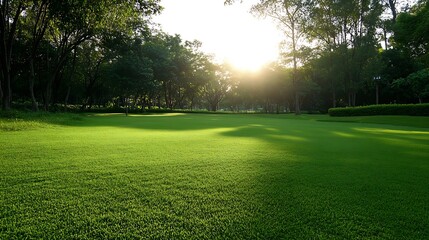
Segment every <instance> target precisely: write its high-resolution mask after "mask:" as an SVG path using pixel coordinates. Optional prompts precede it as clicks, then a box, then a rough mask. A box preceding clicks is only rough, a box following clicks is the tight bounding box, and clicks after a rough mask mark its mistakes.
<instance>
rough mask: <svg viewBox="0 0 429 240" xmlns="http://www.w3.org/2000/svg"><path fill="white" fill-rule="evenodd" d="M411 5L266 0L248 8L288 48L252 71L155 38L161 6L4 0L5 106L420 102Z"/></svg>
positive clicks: (417, 28) (286, 106)
mask: <svg viewBox="0 0 429 240" xmlns="http://www.w3.org/2000/svg"><path fill="white" fill-rule="evenodd" d="M226 3H232V1H227V2H226ZM407 3H408V2H406V1H405V2H403V1H399V0H379V1H372V0H318V1H315V0H301V1H299V0H292V1H290V0H262V1H260V2H259V3H258V4H256V5H254V6H253V8H252V12H253V13H254V14H256V15H260V16H262V17H270V18H272V19H274V20H276V22H277V23H278V25H279V28H281V29H282V30H283V32H284V33H285V41H284V43H283V46H285V48H284V51H283V53H282V57H281V59H280V60H279V62H277V63H273V64H270V65H267V66H266V67H265V68H264V69H263V70H261V71H260V72H258V73H256V74H255V73H246V72H241V71H238V70H236V69H234V68H232V67H231V66H228V65H225V64H218V63H216V62H215V61H214V60H213V57H212V56H210V55H208V54H206V53H204V52H202V51H201V50H200V47H201V44H202V43H201V42H199V41H197V40H194V41H186V40H183V39H182V38H181V37H180V35H169V34H166V33H164V32H162V29H160V28H159V27H157V26H156V25H155V24H153V23H152V21H151V17H152V16H153V15H156V14H160V13H161V11H162V6H161V1H160V0H133V1H129V0H115V1H107V0H106V1H86V0H63V1H55V0H2V1H0V70H1V75H0V83H1V84H0V99H1V104H2V109H6V110H7V109H10V108H11V107H13V105H14V104H15V105H19V104H24V105H25V106H31V108H32V109H33V110H35V111H37V110H39V109H40V108H42V109H44V110H52V109H55V108H56V107H58V106H59V105H61V106H68V105H73V106H79V108H81V109H82V110H88V109H92V108H95V107H97V108H100V107H102V108H109V107H111V108H119V107H123V106H127V107H130V108H134V109H140V110H142V111H144V110H145V109H151V108H157V109H190V110H194V109H208V110H210V111H217V110H219V109H224V110H230V111H248V110H253V111H265V112H278V113H279V112H287V111H294V112H296V113H300V111H301V109H304V110H308V111H326V109H328V108H329V107H337V106H356V105H368V104H378V103H393V102H396V103H412V102H424V101H427V99H428V97H429V70H428V67H429V65H428V52H427V50H428V37H429V36H428V32H429V31H427V29H429V28H428V27H429V26H428V24H429V3H428V2H427V1H419V2H416V3H415V4H412V5H411V4H408V5H407ZM250 51H251V49H250Z"/></svg>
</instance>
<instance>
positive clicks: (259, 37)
mask: <svg viewBox="0 0 429 240" xmlns="http://www.w3.org/2000/svg"><path fill="white" fill-rule="evenodd" d="M244 2H245V3H240V1H239V0H238V1H237V3H235V4H233V5H231V6H224V4H223V0H162V1H161V5H162V6H163V7H164V11H163V12H162V13H161V15H159V16H157V17H155V19H154V21H155V22H156V23H159V24H161V26H162V30H163V31H165V32H167V33H169V34H180V35H181V36H182V39H183V40H190V41H192V40H195V39H196V40H199V41H201V42H202V44H203V45H202V50H203V51H204V52H206V53H209V54H213V55H215V57H216V60H217V61H219V62H229V63H231V64H232V65H234V66H236V67H239V68H242V69H246V70H257V69H258V68H259V67H261V66H262V65H263V64H265V63H268V62H272V61H275V60H276V59H277V57H278V49H279V43H280V41H281V40H282V34H281V32H280V31H279V30H277V28H276V24H275V23H273V22H271V21H270V20H267V19H258V18H256V17H254V16H253V15H252V14H250V13H249V11H250V6H251V4H252V3H255V2H257V0H256V1H255V0H246V1H244Z"/></svg>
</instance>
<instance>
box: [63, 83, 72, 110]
mask: <svg viewBox="0 0 429 240" xmlns="http://www.w3.org/2000/svg"><path fill="white" fill-rule="evenodd" d="M70 89H71V87H70V86H69V87H68V88H67V94H66V97H65V98H64V109H65V111H67V104H68V101H69V96H70Z"/></svg>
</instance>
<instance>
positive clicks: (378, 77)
mask: <svg viewBox="0 0 429 240" xmlns="http://www.w3.org/2000/svg"><path fill="white" fill-rule="evenodd" d="M373 79H374V82H375V104H376V105H378V84H379V82H380V80H381V77H380V76H375V77H374V78H373Z"/></svg>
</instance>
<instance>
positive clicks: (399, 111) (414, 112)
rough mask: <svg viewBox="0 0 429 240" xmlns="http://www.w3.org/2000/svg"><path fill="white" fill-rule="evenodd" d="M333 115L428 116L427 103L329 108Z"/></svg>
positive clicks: (428, 105)
mask: <svg viewBox="0 0 429 240" xmlns="http://www.w3.org/2000/svg"><path fill="white" fill-rule="evenodd" d="M328 112H329V115H330V116H333V117H346V116H373V115H409V116H429V104H386V105H370V106H361V107H345V108H330V109H329V111H328Z"/></svg>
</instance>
